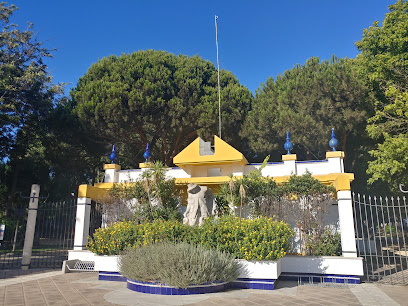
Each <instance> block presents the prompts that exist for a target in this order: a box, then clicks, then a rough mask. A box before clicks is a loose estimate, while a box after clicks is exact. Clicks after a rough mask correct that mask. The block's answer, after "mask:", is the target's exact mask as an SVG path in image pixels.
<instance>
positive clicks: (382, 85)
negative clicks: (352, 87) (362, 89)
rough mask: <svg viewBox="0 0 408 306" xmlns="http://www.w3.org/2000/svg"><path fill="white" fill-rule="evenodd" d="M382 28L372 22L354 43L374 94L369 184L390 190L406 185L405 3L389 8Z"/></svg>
mask: <svg viewBox="0 0 408 306" xmlns="http://www.w3.org/2000/svg"><path fill="white" fill-rule="evenodd" d="M388 8H389V13H387V14H386V15H385V18H384V21H383V23H382V25H381V26H380V24H379V23H378V22H377V21H376V22H374V24H373V25H372V26H371V27H369V28H368V29H365V30H364V32H363V38H362V40H361V41H359V42H357V43H356V46H357V47H358V49H359V50H360V51H361V54H359V55H358V56H357V62H358V63H359V65H360V69H361V71H362V75H367V76H368V78H369V81H370V83H369V84H371V89H372V90H373V91H374V92H375V93H376V98H377V101H376V104H375V106H376V113H375V115H374V116H372V117H371V118H370V119H369V120H368V123H369V124H368V126H367V131H368V132H369V135H370V137H372V138H373V139H374V140H375V141H376V142H377V146H376V148H375V149H374V150H371V151H370V154H371V156H372V158H373V159H372V160H371V161H369V163H368V170H367V173H368V174H370V175H371V178H370V179H369V183H374V182H376V181H378V180H382V181H384V182H386V183H387V184H388V186H389V188H390V189H391V190H398V185H399V184H402V183H403V184H405V185H408V176H407V174H406V173H407V169H408V158H407V154H406V152H407V149H408V115H407V114H408V91H407V90H408V85H407V84H408V2H407V1H406V0H398V1H397V2H396V3H395V4H393V5H390V6H389V7H388Z"/></svg>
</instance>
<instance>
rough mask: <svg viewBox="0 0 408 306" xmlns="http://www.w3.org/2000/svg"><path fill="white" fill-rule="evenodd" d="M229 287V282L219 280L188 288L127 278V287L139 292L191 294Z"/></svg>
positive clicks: (216, 290) (211, 291)
mask: <svg viewBox="0 0 408 306" xmlns="http://www.w3.org/2000/svg"><path fill="white" fill-rule="evenodd" d="M227 287H228V283H226V282H219V283H212V284H208V285H200V286H190V287H188V288H187V289H182V288H174V287H170V286H166V285H164V284H159V283H157V282H139V281H135V280H130V279H128V280H127V288H128V289H130V290H133V291H137V292H143V293H150V294H161V295H190V294H204V293H214V292H219V291H222V290H224V289H226V288H227Z"/></svg>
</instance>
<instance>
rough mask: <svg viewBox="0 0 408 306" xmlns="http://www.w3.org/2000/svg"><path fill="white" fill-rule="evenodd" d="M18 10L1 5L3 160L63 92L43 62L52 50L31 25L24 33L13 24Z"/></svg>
mask: <svg viewBox="0 0 408 306" xmlns="http://www.w3.org/2000/svg"><path fill="white" fill-rule="evenodd" d="M16 9H17V8H16V7H15V6H14V5H10V6H6V4H5V3H4V2H2V3H0V28H1V31H0V119H1V120H0V131H1V136H0V158H5V157H8V155H9V154H10V151H11V150H12V149H13V148H14V147H15V144H16V141H17V140H16V139H17V136H18V135H19V132H20V131H21V130H26V131H28V130H29V129H34V126H35V125H37V123H38V122H39V121H41V118H42V116H44V114H46V113H47V112H48V111H49V110H50V109H51V108H52V105H53V104H52V102H53V99H54V97H55V95H56V94H57V93H60V92H61V86H55V85H53V84H52V77H51V75H50V74H49V73H48V72H47V67H46V65H45V64H44V63H43V59H44V58H46V57H51V50H48V49H46V48H44V47H43V46H42V43H41V42H39V41H37V40H36V39H35V37H34V34H33V32H32V24H29V25H28V30H25V31H21V30H19V28H18V27H17V26H16V25H14V24H10V22H9V19H10V17H11V15H12V14H13V13H14V11H15V10H16ZM22 133H24V132H22Z"/></svg>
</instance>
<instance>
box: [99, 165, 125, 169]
mask: <svg viewBox="0 0 408 306" xmlns="http://www.w3.org/2000/svg"><path fill="white" fill-rule="evenodd" d="M108 169H115V170H120V169H121V168H120V166H119V165H116V164H104V165H103V170H108Z"/></svg>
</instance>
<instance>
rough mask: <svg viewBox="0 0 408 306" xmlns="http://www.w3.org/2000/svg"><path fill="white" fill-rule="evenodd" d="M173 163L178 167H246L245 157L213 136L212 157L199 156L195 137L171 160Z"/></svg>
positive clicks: (198, 146) (197, 142)
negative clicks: (235, 164)
mask: <svg viewBox="0 0 408 306" xmlns="http://www.w3.org/2000/svg"><path fill="white" fill-rule="evenodd" d="M173 163H174V164H175V165H177V166H179V167H183V166H187V165H195V166H200V165H206V164H213V165H222V164H233V163H239V164H241V165H246V164H247V163H248V161H247V160H246V158H245V156H244V155H243V154H242V153H241V152H239V151H238V150H236V149H235V148H233V147H232V146H230V145H229V144H228V143H226V142H225V141H223V140H222V139H220V138H218V137H217V136H214V155H200V137H197V139H196V140H194V141H193V142H192V143H190V144H189V145H188V146H187V147H186V148H185V149H184V150H183V151H181V152H180V153H179V154H177V155H176V156H175V157H174V158H173Z"/></svg>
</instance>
